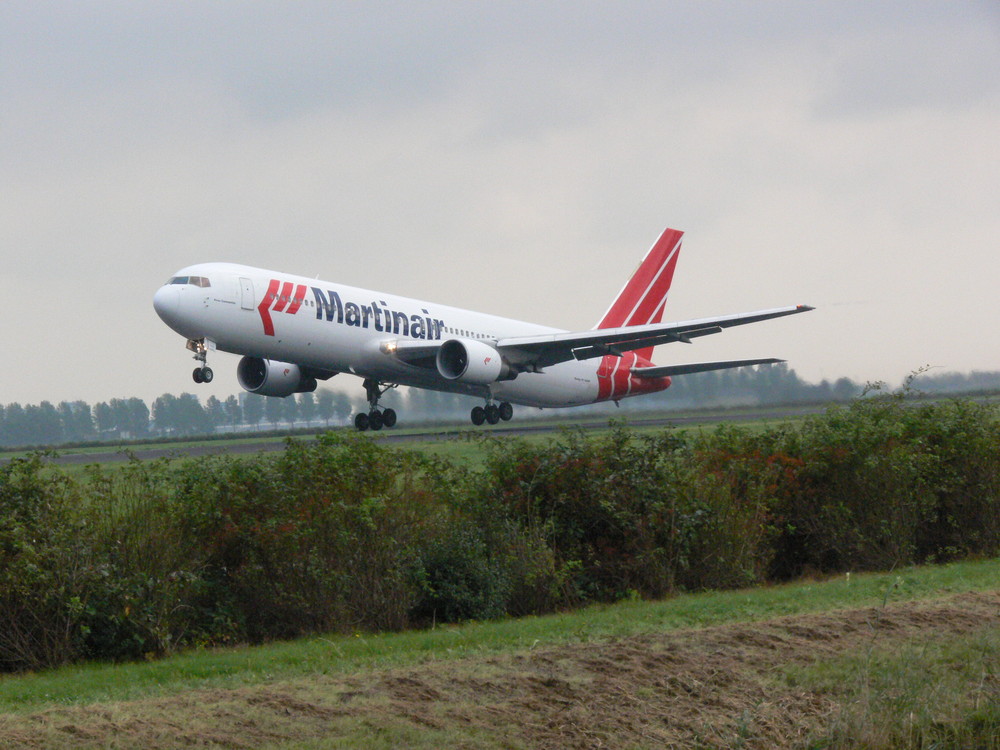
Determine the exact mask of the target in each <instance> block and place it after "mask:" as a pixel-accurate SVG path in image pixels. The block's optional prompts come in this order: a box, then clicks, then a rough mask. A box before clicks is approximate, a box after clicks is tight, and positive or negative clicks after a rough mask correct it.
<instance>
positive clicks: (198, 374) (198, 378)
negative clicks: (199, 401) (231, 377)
mask: <svg viewBox="0 0 1000 750" xmlns="http://www.w3.org/2000/svg"><path fill="white" fill-rule="evenodd" d="M187 348H188V349H189V350H190V351H192V352H194V358H195V359H196V360H198V361H199V362H201V367H196V368H194V372H192V373H191V377H192V378H194V382H196V383H211V382H212V378H214V377H215V373H214V372H212V368H211V367H209V366H208V347H207V346H205V339H198V340H197V341H194V340H190V341H188V342H187Z"/></svg>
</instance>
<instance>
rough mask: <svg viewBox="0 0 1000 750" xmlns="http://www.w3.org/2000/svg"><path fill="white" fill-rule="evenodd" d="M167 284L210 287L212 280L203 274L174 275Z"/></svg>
mask: <svg viewBox="0 0 1000 750" xmlns="http://www.w3.org/2000/svg"><path fill="white" fill-rule="evenodd" d="M167 283H168V284H191V285H192V286H200V287H204V288H207V287H210V286H212V282H211V281H209V280H208V279H207V278H206V277H204V276H174V277H173V278H172V279H170V281H168V282H167Z"/></svg>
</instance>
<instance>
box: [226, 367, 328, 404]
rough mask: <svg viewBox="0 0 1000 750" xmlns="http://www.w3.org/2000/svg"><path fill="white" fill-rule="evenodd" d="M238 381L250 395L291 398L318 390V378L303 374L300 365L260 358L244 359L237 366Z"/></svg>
mask: <svg viewBox="0 0 1000 750" xmlns="http://www.w3.org/2000/svg"><path fill="white" fill-rule="evenodd" d="M236 379H237V380H239V382H240V385H241V386H243V387H244V388H245V389H246V390H248V391H250V393H256V394H258V395H260V396H282V397H284V396H291V395H292V394H293V393H311V392H312V391H315V390H316V378H313V377H309V376H306V375H303V374H302V370H301V369H299V366H298V365H293V364H289V363H288V362H277V361H275V360H273V359H261V358H260V357H244V358H243V359H241V360H240V363H239V364H238V365H237V366H236Z"/></svg>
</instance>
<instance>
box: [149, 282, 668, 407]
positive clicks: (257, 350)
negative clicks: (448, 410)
mask: <svg viewBox="0 0 1000 750" xmlns="http://www.w3.org/2000/svg"><path fill="white" fill-rule="evenodd" d="M184 278H190V279H197V280H198V283H197V284H193V283H182V282H181V281H179V279H184ZM172 282H173V283H168V284H166V285H164V286H163V287H161V288H160V289H159V290H158V291H157V293H156V296H155V298H154V306H155V308H156V311H157V312H158V313H159V315H160V317H161V318H163V320H164V321H165V322H166V323H167V324H168V325H169V326H170V327H171V328H172V329H173V330H175V331H176V332H177V333H179V334H180V335H182V336H184V337H186V338H187V339H189V340H195V341H197V340H201V339H204V340H205V342H206V345H207V346H208V348H209V349H212V348H216V349H219V350H221V351H225V352H231V353H233V354H242V355H247V356H251V357H260V358H262V359H267V360H276V361H280V362H288V363H295V364H297V365H299V366H300V367H308V368H313V369H315V370H322V371H328V372H329V371H336V372H348V373H352V374H355V375H358V376H361V377H365V378H372V379H374V380H377V381H381V382H384V383H398V384H402V385H410V386H416V387H420V388H430V389H434V390H441V391H449V392H455V393H465V394H469V395H477V396H491V397H493V398H495V399H498V400H503V401H509V402H511V403H515V404H522V405H526V406H537V407H565V406H578V405H581V404H588V403H593V402H595V401H599V400H607V399H608V398H611V399H618V398H624V397H626V396H628V395H637V394H630V393H629V391H630V390H631V383H632V378H629V377H627V376H626V377H625V378H620V377H615V373H614V372H610V371H608V370H609V369H611V368H608V366H607V364H603V365H602V360H601V359H600V358H598V359H590V360H584V361H569V362H563V363H560V364H556V365H552V366H550V367H546V368H544V369H543V371H541V372H521V373H519V374H518V375H517V377H516V378H514V379H512V380H499V381H497V382H493V383H490V384H489V385H488V386H487V385H474V384H465V383H461V382H455V381H451V380H447V379H445V378H443V377H442V376H441V375H440V374H439V373H438V372H437V370H436V369H434V368H427V367H419V366H415V365H412V364H408V363H406V362H404V361H401V360H400V359H397V358H396V357H393V356H387V354H386V353H385V352H386V348H387V347H391V345H392V342H413V341H421V340H427V341H446V340H448V339H462V340H472V341H481V342H483V343H484V344H495V343H496V342H497V341H498V340H502V339H507V338H513V337H518V336H534V335H545V334H552V333H560V332H561V331H560V329H556V328H550V327H546V326H540V325H536V324H533V323H526V322H522V321H517V320H511V319H509V318H501V317H497V316H495V315H488V314H485V313H479V312H474V311H471V310H463V309H459V308H455V307H448V306H446V305H440V304H436V303H433V302H425V301H421V300H415V299H409V298H406V297H398V296H395V295H391V294H385V293H383V292H376V291H370V290H366V289H359V288H356V287H350V286H345V285H343V284H337V283H334V282H329V281H320V280H316V279H309V278H305V277H302V276H292V275H289V274H284V273H278V272H275V271H269V270H266V269H261V268H253V267H250V266H243V265H238V264H232V263H203V264H198V265H194V266H189V267H187V268H184V269H181V270H180V271H178V272H177V274H176V276H175V277H174V279H172ZM599 370H600V371H601V375H600V378H604V379H607V381H608V382H605V383H603V384H599V375H598V372H599ZM623 374H624V373H623ZM668 382H669V381H668ZM664 387H665V386H664ZM656 390H660V388H657V389H656ZM647 392H648V391H647Z"/></svg>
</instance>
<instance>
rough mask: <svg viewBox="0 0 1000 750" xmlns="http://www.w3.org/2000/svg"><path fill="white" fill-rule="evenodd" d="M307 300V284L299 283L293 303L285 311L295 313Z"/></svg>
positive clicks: (290, 313)
mask: <svg viewBox="0 0 1000 750" xmlns="http://www.w3.org/2000/svg"><path fill="white" fill-rule="evenodd" d="M305 301H306V285H305V284H299V285H298V286H297V287H295V296H294V297H292V304H291V306H290V307H289V308H288V309H287V310H286V311H285V312H287V313H288V314H289V315H295V313H297V312H298V311H299V308H300V307H302V303H303V302H305Z"/></svg>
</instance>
